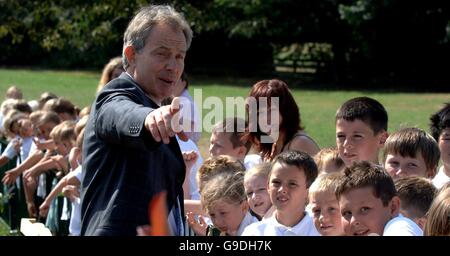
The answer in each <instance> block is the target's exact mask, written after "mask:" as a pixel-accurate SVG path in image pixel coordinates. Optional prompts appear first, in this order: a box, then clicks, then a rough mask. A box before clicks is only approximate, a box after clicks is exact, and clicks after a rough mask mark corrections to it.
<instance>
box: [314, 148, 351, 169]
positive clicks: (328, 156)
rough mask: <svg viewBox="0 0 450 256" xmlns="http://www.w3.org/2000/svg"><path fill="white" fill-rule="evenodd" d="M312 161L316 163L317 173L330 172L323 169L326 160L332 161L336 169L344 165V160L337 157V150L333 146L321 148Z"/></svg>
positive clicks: (342, 167)
mask: <svg viewBox="0 0 450 256" xmlns="http://www.w3.org/2000/svg"><path fill="white" fill-rule="evenodd" d="M314 161H315V162H316V164H317V169H318V170H319V173H322V172H327V173H328V172H330V170H325V166H326V163H327V162H332V163H333V165H334V166H335V167H336V169H337V170H343V169H344V167H345V163H344V161H343V160H342V159H341V158H340V157H339V151H338V150H337V149H336V148H334V147H330V148H323V149H321V150H320V151H319V152H318V153H317V154H316V155H315V156H314Z"/></svg>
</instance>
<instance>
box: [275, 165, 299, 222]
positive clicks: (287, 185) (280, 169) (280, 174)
mask: <svg viewBox="0 0 450 256" xmlns="http://www.w3.org/2000/svg"><path fill="white" fill-rule="evenodd" d="M268 191H269V196H270V201H271V202H272V204H273V205H274V206H275V208H276V209H277V211H279V212H285V213H289V214H293V215H295V214H298V215H301V214H303V212H304V211H305V204H306V200H307V197H308V189H307V188H306V176H305V173H304V171H303V170H300V169H299V168H298V167H297V166H293V165H285V164H283V165H281V164H280V163H276V164H275V165H274V166H273V167H272V172H271V174H270V177H269V185H268Z"/></svg>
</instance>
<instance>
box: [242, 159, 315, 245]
mask: <svg viewBox="0 0 450 256" xmlns="http://www.w3.org/2000/svg"><path fill="white" fill-rule="evenodd" d="M317 173H318V171H317V166H316V163H315V162H314V160H313V159H312V158H311V157H310V156H309V155H308V154H307V153H305V152H299V151H285V152H282V153H281V154H279V155H277V156H276V157H275V159H274V160H273V162H272V169H271V171H270V174H269V184H268V185H267V190H268V192H269V197H270V201H271V202H272V205H273V206H274V207H275V211H274V213H273V214H272V216H271V217H270V218H266V219H263V220H262V221H260V222H257V223H253V224H251V225H250V226H248V227H246V228H245V230H244V232H243V233H242V235H243V236H319V235H320V233H319V232H318V231H317V229H316V227H315V226H314V223H313V220H312V218H311V217H310V216H309V215H308V214H307V213H306V211H305V207H306V203H307V201H308V189H309V187H310V186H311V184H312V183H313V181H314V180H315V179H316V177H317Z"/></svg>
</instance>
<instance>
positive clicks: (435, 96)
mask: <svg viewBox="0 0 450 256" xmlns="http://www.w3.org/2000/svg"><path fill="white" fill-rule="evenodd" d="M99 78H100V71H99V73H94V72H77V71H50V70H10V69H0V93H3V92H5V91H6V89H7V88H8V87H9V86H10V85H12V84H15V85H17V86H18V87H19V88H21V89H22V91H23V93H24V97H25V98H26V99H27V100H31V99H35V98H38V97H39V95H40V94H41V93H42V92H44V91H51V92H54V93H55V94H57V95H58V96H62V97H66V98H68V99H70V100H72V101H73V102H74V103H75V104H76V105H78V106H79V107H81V108H82V107H84V106H87V105H90V104H91V102H92V101H93V100H94V97H95V95H94V94H95V89H96V86H97V83H98V79H99ZM254 82H256V79H255V80H251V79H240V80H237V79H217V80H215V79H214V78H211V77H210V78H208V79H205V78H196V77H193V78H191V86H190V91H191V95H193V93H194V89H202V91H201V92H202V99H203V104H205V101H204V100H205V99H206V98H208V97H211V96H215V97H219V98H220V99H221V100H222V102H225V98H226V97H245V96H246V95H247V94H248V92H249V90H250V87H251V85H252V84H253V83H254ZM292 91H293V94H294V96H295V99H296V101H297V103H298V105H299V106H300V112H301V117H302V122H303V124H304V126H305V127H306V131H307V132H308V133H309V134H310V135H311V136H312V137H313V138H314V139H315V140H316V141H317V142H318V144H319V145H320V146H321V147H325V146H332V145H334V144H335V135H334V133H335V130H334V129H335V127H334V115H335V112H336V110H337V108H338V107H339V106H340V105H341V104H342V103H343V102H345V101H346V100H348V99H350V98H352V97H356V96H363V95H365V96H369V97H373V98H375V99H377V100H379V101H380V102H381V103H382V104H383V105H384V106H385V108H386V110H387V111H388V113H389V131H395V130H397V129H398V128H400V127H401V126H416V127H420V128H423V129H425V130H427V131H428V123H429V116H430V114H431V113H433V112H435V111H436V110H438V109H439V108H440V107H441V106H442V103H444V102H449V101H450V94H449V93H404V92H402V93H397V92H375V91H370V92H369V91H338V90H312V89H308V90H303V89H302V88H295V89H292ZM200 103H202V102H198V103H197V104H198V106H199V107H206V105H200ZM211 111H212V110H211V109H203V110H202V114H203V116H205V115H207V114H208V113H210V112H211ZM223 115H224V116H225V115H226V113H223ZM208 140H209V133H207V132H205V133H204V134H203V136H202V139H201V141H200V149H201V152H202V155H203V156H206V152H207V147H208Z"/></svg>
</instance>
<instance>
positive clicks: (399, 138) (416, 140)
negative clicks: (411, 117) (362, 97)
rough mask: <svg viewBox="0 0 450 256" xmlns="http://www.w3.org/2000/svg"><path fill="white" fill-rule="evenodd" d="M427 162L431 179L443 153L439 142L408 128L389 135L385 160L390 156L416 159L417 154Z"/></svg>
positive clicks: (421, 132)
mask: <svg viewBox="0 0 450 256" xmlns="http://www.w3.org/2000/svg"><path fill="white" fill-rule="evenodd" d="M419 151H420V154H421V155H422V157H423V159H424V160H425V165H426V168H427V170H432V171H433V173H432V175H431V177H433V176H434V174H435V170H436V168H437V166H438V164H439V158H440V156H441V152H440V151H439V146H438V144H437V142H436V141H435V140H434V139H433V137H431V135H429V134H428V133H426V132H425V131H424V130H422V129H419V128H415V127H408V128H403V129H401V130H399V131H396V132H394V133H392V134H391V135H389V137H388V139H387V140H386V143H385V144H384V152H383V160H384V161H386V157H387V155H388V154H400V155H401V156H402V157H411V158H416V157H417V153H419Z"/></svg>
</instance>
